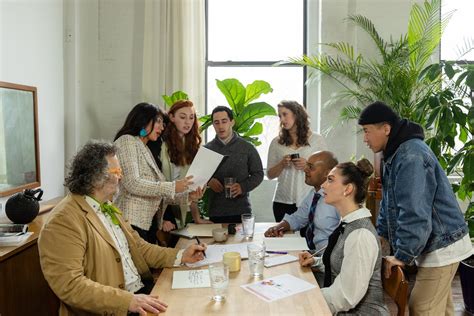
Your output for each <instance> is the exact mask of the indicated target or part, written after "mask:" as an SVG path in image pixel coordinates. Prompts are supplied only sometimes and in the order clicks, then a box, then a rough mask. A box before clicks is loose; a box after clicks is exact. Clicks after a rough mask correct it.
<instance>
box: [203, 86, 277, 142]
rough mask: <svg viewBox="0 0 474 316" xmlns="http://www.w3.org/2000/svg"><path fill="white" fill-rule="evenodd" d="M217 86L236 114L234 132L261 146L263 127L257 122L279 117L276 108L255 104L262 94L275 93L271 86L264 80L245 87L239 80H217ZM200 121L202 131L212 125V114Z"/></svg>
mask: <svg viewBox="0 0 474 316" xmlns="http://www.w3.org/2000/svg"><path fill="white" fill-rule="evenodd" d="M216 84H217V87H218V88H219V90H220V91H221V92H222V94H224V96H225V98H226V100H227V103H228V105H229V107H230V108H231V109H232V111H233V112H234V120H235V124H234V127H233V130H234V131H235V132H236V133H237V134H238V135H239V136H241V137H242V138H244V139H246V140H247V141H249V142H251V143H252V144H253V145H255V146H259V145H260V144H261V142H260V141H259V139H258V135H260V134H262V132H263V125H262V123H260V122H256V120H257V119H259V118H262V117H265V116H267V115H277V113H276V111H275V108H274V107H273V106H271V105H270V104H268V103H266V102H255V101H256V100H257V99H258V98H260V96H261V95H262V94H267V93H270V92H272V91H273V89H272V87H271V86H270V84H269V83H268V82H266V81H263V80H255V81H254V82H252V83H250V84H248V85H247V86H244V85H243V84H242V83H241V82H240V81H239V80H237V79H233V78H230V79H225V80H218V79H216ZM199 120H200V121H201V122H202V125H201V130H202V131H204V130H206V129H207V128H208V127H209V126H211V125H212V118H211V115H210V114H208V115H205V116H203V117H201V118H200V119H199Z"/></svg>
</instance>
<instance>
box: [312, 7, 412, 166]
mask: <svg viewBox="0 0 474 316" xmlns="http://www.w3.org/2000/svg"><path fill="white" fill-rule="evenodd" d="M415 2H421V1H420V0H418V1H414V0H397V1H394V0H350V1H348V0H309V1H308V11H309V18H308V23H309V31H308V39H309V40H308V41H309V43H308V54H310V55H311V54H318V53H319V52H320V51H321V50H323V51H327V49H326V48H325V47H322V46H319V45H318V43H331V42H339V41H345V42H349V43H351V44H352V45H353V46H354V48H355V51H356V54H357V53H358V52H360V53H363V54H364V55H365V56H367V55H368V56H370V52H371V51H373V47H372V46H371V45H369V43H370V40H369V38H368V37H367V36H366V35H365V33H364V32H363V31H361V30H359V29H356V28H355V26H354V25H353V24H351V23H348V22H346V21H344V19H345V18H346V17H347V16H348V15H350V14H361V15H364V16H366V17H368V18H369V19H370V20H372V22H373V23H374V24H375V26H376V28H377V31H378V32H379V33H380V35H381V36H382V37H383V38H384V39H387V40H388V39H389V38H390V35H392V36H394V37H398V36H399V35H400V34H402V33H406V31H407V26H408V18H409V13H410V8H411V6H412V4H413V3H415ZM320 17H321V18H320ZM339 89H340V86H339V85H338V84H337V83H335V82H334V81H333V80H331V79H329V78H324V77H323V78H322V80H321V82H319V83H314V84H311V85H309V86H308V89H307V100H308V101H307V106H308V111H309V113H310V115H311V117H312V118H313V121H314V120H315V119H316V120H317V122H320V124H319V125H318V126H319V127H320V130H321V131H325V130H327V129H328V128H329V127H331V126H335V129H334V130H333V131H332V132H331V133H330V134H329V135H328V138H327V140H328V141H327V142H328V145H329V149H330V150H332V151H334V152H335V154H336V155H337V157H338V158H339V160H340V161H345V160H349V159H350V158H351V157H352V156H357V157H360V156H365V157H368V158H369V159H370V158H371V157H372V156H373V154H372V152H371V151H370V150H368V149H367V148H366V146H365V145H364V144H363V142H362V136H361V135H360V134H358V133H357V131H358V126H357V125H356V122H348V123H345V124H344V125H342V123H341V122H338V118H339V113H340V110H341V108H342V107H343V106H344V104H336V105H335V106H332V107H324V104H325V102H326V101H327V100H329V99H330V98H331V96H332V95H333V94H334V93H336V92H337V91H338V90H339ZM374 101H375V100H374ZM320 108H321V112H319V109H320Z"/></svg>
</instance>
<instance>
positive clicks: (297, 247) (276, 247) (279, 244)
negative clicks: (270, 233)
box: [263, 237, 309, 251]
mask: <svg viewBox="0 0 474 316" xmlns="http://www.w3.org/2000/svg"><path fill="white" fill-rule="evenodd" d="M263 242H264V243H265V246H266V247H267V251H301V250H309V248H308V244H307V243H306V239H305V238H303V237H271V238H264V239H263Z"/></svg>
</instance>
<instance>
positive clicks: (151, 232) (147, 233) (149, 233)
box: [132, 217, 158, 244]
mask: <svg viewBox="0 0 474 316" xmlns="http://www.w3.org/2000/svg"><path fill="white" fill-rule="evenodd" d="M132 228H133V229H134V230H136V231H137V233H138V235H140V237H142V238H143V239H144V240H146V241H147V242H149V243H150V244H156V241H157V239H156V231H157V230H158V223H157V222H156V218H154V217H153V221H152V222H151V226H150V228H149V229H148V230H145V229H141V228H140V227H137V226H135V225H132Z"/></svg>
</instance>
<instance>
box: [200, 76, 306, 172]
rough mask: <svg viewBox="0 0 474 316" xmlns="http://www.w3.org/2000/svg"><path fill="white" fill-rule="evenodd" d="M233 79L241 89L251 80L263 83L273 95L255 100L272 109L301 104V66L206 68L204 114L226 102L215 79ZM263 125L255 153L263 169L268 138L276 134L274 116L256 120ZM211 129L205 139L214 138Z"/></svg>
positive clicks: (276, 125) (269, 140) (276, 118)
mask: <svg viewBox="0 0 474 316" xmlns="http://www.w3.org/2000/svg"><path fill="white" fill-rule="evenodd" d="M228 78H236V79H238V80H240V82H242V84H243V85H244V86H247V85H248V84H250V83H252V82H253V81H255V80H265V81H267V82H268V83H269V84H270V85H271V86H272V88H273V92H271V93H268V94H263V95H262V96H261V97H260V98H259V99H257V101H264V102H267V103H269V104H270V105H272V106H274V107H275V108H276V106H277V104H278V103H279V102H280V101H281V100H295V101H297V102H299V103H300V104H302V102H303V86H304V81H303V68H301V67H208V79H207V82H208V85H207V113H211V112H212V109H213V108H214V107H216V106H217V105H226V106H228V104H227V101H226V99H225V97H224V95H223V94H222V93H221V92H220V90H219V89H218V88H217V85H216V79H219V80H224V79H228ZM260 122H261V123H262V124H263V134H262V135H260V136H259V139H260V141H261V142H262V144H261V145H260V146H258V147H257V150H258V152H259V154H260V158H262V163H263V167H264V168H266V165H267V153H268V147H269V146H270V142H271V141H272V139H273V138H274V137H275V136H277V135H278V131H279V119H278V116H274V117H265V118H263V119H261V120H260ZM215 135H216V134H215V132H214V128H212V126H211V127H209V128H208V129H207V140H208V141H209V140H211V139H213V138H214V137H215Z"/></svg>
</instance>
